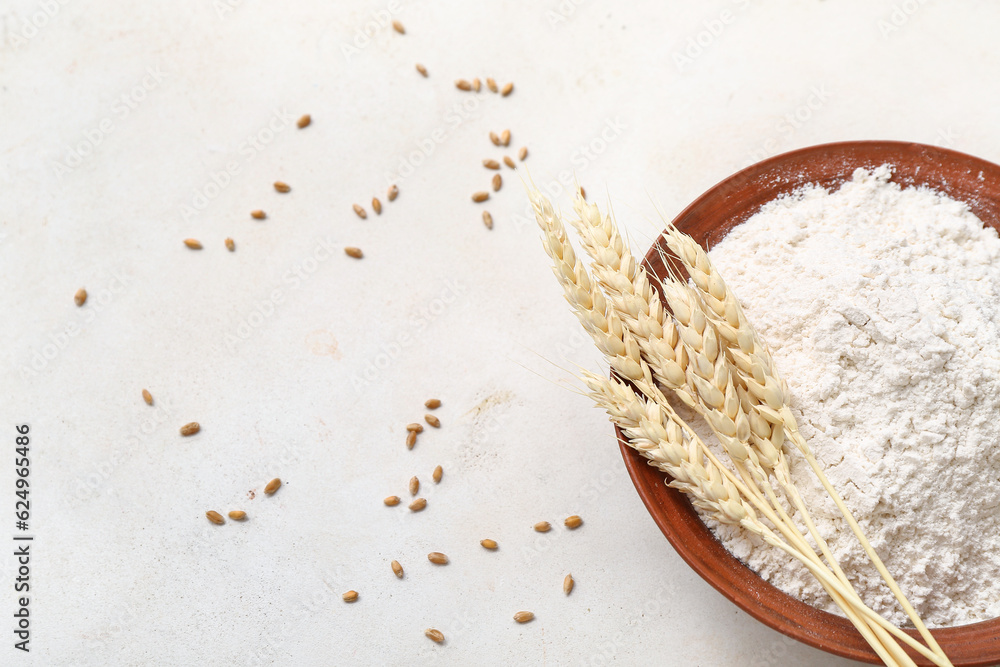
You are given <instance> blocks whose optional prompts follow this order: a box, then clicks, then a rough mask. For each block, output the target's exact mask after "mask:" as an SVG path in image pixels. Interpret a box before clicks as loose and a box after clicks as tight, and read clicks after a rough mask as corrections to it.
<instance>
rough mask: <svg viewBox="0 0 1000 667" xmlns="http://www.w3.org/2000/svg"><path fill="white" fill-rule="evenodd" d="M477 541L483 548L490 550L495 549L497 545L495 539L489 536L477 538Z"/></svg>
mask: <svg viewBox="0 0 1000 667" xmlns="http://www.w3.org/2000/svg"><path fill="white" fill-rule="evenodd" d="M479 543H480V544H481V545H483V548H484V549H489V550H490V551H494V550H496V548H497V546H499V545H497V541H496V540H491V539H489V538H487V539H485V540H479Z"/></svg>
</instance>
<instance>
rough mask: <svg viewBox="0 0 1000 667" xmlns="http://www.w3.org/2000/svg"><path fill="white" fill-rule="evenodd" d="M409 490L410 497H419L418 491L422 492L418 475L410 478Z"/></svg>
mask: <svg viewBox="0 0 1000 667" xmlns="http://www.w3.org/2000/svg"><path fill="white" fill-rule="evenodd" d="M409 488H410V495H411V496H415V495H417V491H419V490H420V480H419V479H417V476H416V475H414V476H413V477H411V478H410V486H409Z"/></svg>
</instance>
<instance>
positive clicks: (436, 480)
mask: <svg viewBox="0 0 1000 667" xmlns="http://www.w3.org/2000/svg"><path fill="white" fill-rule="evenodd" d="M442 475H444V468H442V467H441V466H437V467H436V468H434V472H433V473H431V479H433V480H434V483H435V484H440V483H441V476H442Z"/></svg>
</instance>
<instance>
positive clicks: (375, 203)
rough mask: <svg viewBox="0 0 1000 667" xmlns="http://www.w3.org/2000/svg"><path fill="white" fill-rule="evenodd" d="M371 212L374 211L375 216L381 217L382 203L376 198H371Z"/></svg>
mask: <svg viewBox="0 0 1000 667" xmlns="http://www.w3.org/2000/svg"><path fill="white" fill-rule="evenodd" d="M372 210H373V211H375V215H382V202H380V201H379V200H378V197H372Z"/></svg>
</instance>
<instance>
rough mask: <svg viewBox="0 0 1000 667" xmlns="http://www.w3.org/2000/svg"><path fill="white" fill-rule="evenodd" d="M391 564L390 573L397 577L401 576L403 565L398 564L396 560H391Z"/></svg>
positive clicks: (400, 577)
mask: <svg viewBox="0 0 1000 667" xmlns="http://www.w3.org/2000/svg"><path fill="white" fill-rule="evenodd" d="M390 565H391V566H392V573H393V574H395V575H396V577H397V578H399V579H402V578H403V566H402V565H400V564H399V561H398V560H394V561H392V563H391V564H390Z"/></svg>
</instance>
